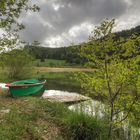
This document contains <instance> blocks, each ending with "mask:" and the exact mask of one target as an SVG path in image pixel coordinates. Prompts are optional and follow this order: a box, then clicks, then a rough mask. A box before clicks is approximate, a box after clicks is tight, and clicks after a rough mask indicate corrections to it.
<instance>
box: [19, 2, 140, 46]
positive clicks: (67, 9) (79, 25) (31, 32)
mask: <svg viewBox="0 0 140 140" xmlns="http://www.w3.org/2000/svg"><path fill="white" fill-rule="evenodd" d="M32 2H33V3H34V2H36V3H35V4H37V5H38V6H39V7H40V11H39V12H38V13H33V12H28V13H23V14H22V16H21V18H20V21H21V22H22V23H23V24H24V25H25V26H26V29H25V30H23V31H21V32H20V38H21V39H22V40H25V41H27V42H29V43H32V42H33V41H38V42H39V43H40V44H41V45H42V46H44V47H64V46H69V45H71V44H79V43H81V42H84V41H87V40H88V37H89V35H90V33H91V31H92V30H93V29H94V28H95V26H96V25H99V24H100V23H101V22H102V21H103V20H104V19H105V18H109V19H112V18H115V19H116V23H115V27H114V31H121V30H125V29H130V28H132V27H135V26H137V25H140V0H36V1H35V0H32Z"/></svg>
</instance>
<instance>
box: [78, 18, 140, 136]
mask: <svg viewBox="0 0 140 140" xmlns="http://www.w3.org/2000/svg"><path fill="white" fill-rule="evenodd" d="M114 22H115V21H114V19H113V20H108V19H106V20H105V21H103V22H102V23H101V25H100V26H98V27H96V28H95V30H94V31H93V32H92V34H91V36H90V41H89V43H83V44H82V45H81V48H80V55H81V56H82V57H84V58H86V59H87V60H88V61H89V62H90V63H93V64H94V65H95V66H96V68H97V69H96V70H95V72H94V73H93V75H87V74H86V73H84V74H79V75H77V79H78V80H79V81H80V82H81V86H82V88H84V89H85V90H86V91H88V93H89V94H90V95H91V96H92V95H98V96H100V97H104V98H103V101H104V102H105V103H106V104H107V105H108V118H109V121H110V129H109V138H110V136H111V131H112V129H113V127H114V126H116V125H117V124H119V123H121V122H122V121H123V120H125V119H126V118H127V117H128V116H130V112H132V110H133V107H134V104H136V103H137V102H138V101H139V100H138V96H139V94H140V92H139V91H138V87H139V85H140V84H139V81H138V79H139V76H140V75H139V65H138V64H139V61H140V57H139V54H140V52H139V43H140V37H139V36H137V35H132V36H130V37H129V38H116V36H115V34H113V33H112V28H113V26H114ZM120 112H123V113H124V115H123V117H118V116H119V114H120Z"/></svg>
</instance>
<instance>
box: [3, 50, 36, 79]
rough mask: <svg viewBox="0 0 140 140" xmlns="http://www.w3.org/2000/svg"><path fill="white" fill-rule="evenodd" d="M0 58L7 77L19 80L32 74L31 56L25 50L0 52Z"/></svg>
mask: <svg viewBox="0 0 140 140" xmlns="http://www.w3.org/2000/svg"><path fill="white" fill-rule="evenodd" d="M1 60H2V62H3V66H4V70H5V71H6V74H7V75H8V78H9V79H13V80H20V79H25V78H31V77H32V76H33V73H34V69H33V61H32V60H33V58H32V57H31V56H30V55H29V54H28V53H27V52H26V51H23V50H21V49H14V50H12V51H10V52H7V53H3V54H1Z"/></svg>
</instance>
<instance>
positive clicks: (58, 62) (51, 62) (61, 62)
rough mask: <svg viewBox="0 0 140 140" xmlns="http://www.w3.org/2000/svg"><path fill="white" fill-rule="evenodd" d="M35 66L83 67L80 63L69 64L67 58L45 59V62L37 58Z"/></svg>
mask: <svg viewBox="0 0 140 140" xmlns="http://www.w3.org/2000/svg"><path fill="white" fill-rule="evenodd" d="M35 66H37V67H81V65H80V64H79V65H78V64H69V63H66V61H65V60H56V59H45V61H44V62H41V61H40V60H36V62H35Z"/></svg>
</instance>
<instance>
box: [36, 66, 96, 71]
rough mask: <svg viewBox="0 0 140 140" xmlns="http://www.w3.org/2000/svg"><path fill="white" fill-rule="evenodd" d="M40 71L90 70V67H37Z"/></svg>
mask: <svg viewBox="0 0 140 140" xmlns="http://www.w3.org/2000/svg"><path fill="white" fill-rule="evenodd" d="M37 70H39V71H41V72H92V71H94V69H91V68H51V67H37Z"/></svg>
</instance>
